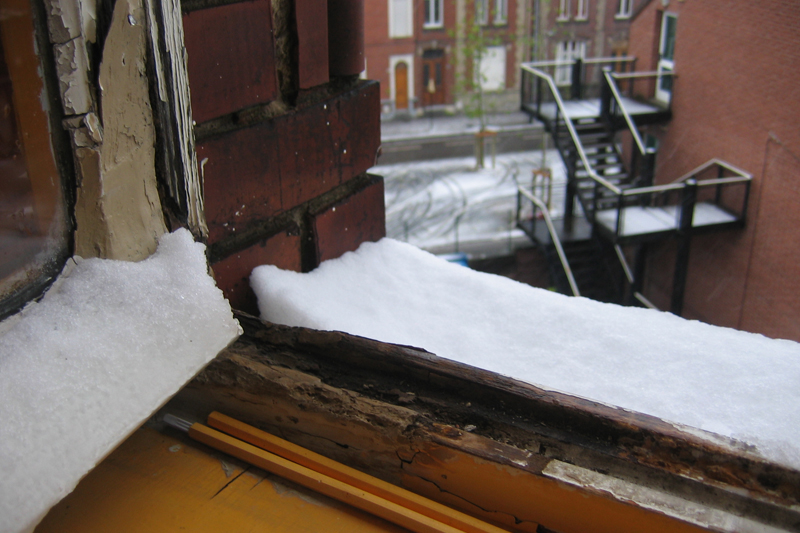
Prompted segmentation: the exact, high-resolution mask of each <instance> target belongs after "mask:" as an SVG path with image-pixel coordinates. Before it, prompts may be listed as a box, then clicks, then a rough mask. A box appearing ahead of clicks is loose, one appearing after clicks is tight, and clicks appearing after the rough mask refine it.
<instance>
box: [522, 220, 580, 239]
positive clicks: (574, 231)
mask: <svg viewBox="0 0 800 533" xmlns="http://www.w3.org/2000/svg"><path fill="white" fill-rule="evenodd" d="M553 226H554V228H555V230H556V236H557V237H558V240H559V241H560V242H562V243H565V244H567V243H573V242H581V241H588V240H590V239H591V238H592V224H591V223H590V222H589V221H588V220H586V218H585V217H583V216H580V217H572V220H571V221H570V220H568V219H565V218H557V219H555V220H553ZM519 227H520V229H522V231H524V232H525V234H526V235H528V237H530V238H531V239H533V240H534V241H535V242H537V243H539V244H541V245H545V246H547V245H550V244H552V242H553V238H552V237H551V236H550V232H549V231H548V230H547V226H545V224H544V223H542V222H540V223H538V224H534V221H533V220H523V221H521V222H520V224H519Z"/></svg>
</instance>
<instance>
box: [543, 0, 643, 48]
mask: <svg viewBox="0 0 800 533" xmlns="http://www.w3.org/2000/svg"><path fill="white" fill-rule="evenodd" d="M642 3H643V0H634V1H633V12H634V13H635V12H636V9H637V8H638V7H639V6H640V5H642ZM545 4H546V5H545ZM577 8H578V0H571V12H570V17H569V19H568V20H558V15H559V2H558V1H557V0H553V1H551V2H548V3H544V2H543V3H542V7H541V8H540V9H541V11H542V17H543V20H542V25H541V26H540V31H541V32H542V34H543V35H542V42H543V53H542V54H541V56H542V57H541V59H542V60H552V59H555V57H556V47H557V46H558V43H559V42H562V41H585V42H586V57H609V56H611V55H612V52H613V51H614V50H615V49H619V48H624V47H625V46H626V45H627V43H628V33H629V30H630V21H631V19H618V18H617V17H616V14H617V12H618V11H619V2H618V0H606V1H605V2H599V1H597V0H589V10H588V11H589V13H588V17H587V19H586V20H576V19H575V14H576V13H577Z"/></svg>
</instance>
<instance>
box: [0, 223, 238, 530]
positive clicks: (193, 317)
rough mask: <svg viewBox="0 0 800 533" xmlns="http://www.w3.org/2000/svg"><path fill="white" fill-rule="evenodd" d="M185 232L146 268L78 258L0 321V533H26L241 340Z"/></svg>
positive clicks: (168, 239) (169, 239) (200, 250)
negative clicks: (21, 307)
mask: <svg viewBox="0 0 800 533" xmlns="http://www.w3.org/2000/svg"><path fill="white" fill-rule="evenodd" d="M239 331H240V330H239V324H238V323H237V322H236V320H235V319H234V318H233V316H232V313H231V308H230V306H229V305H228V302H227V300H225V298H224V297H223V296H222V291H220V290H219V289H218V288H217V287H216V285H215V284H214V280H213V279H212V278H211V277H210V276H209V275H208V266H207V264H206V258H205V246H204V245H202V244H198V243H195V242H194V240H193V239H192V236H191V235H190V234H189V232H188V231H186V230H179V231H177V232H175V233H173V234H169V235H165V236H163V237H162V238H161V241H160V244H159V247H158V250H157V252H156V253H155V254H154V255H153V256H151V257H150V258H148V259H146V260H144V261H141V262H139V263H129V262H123V261H110V260H100V259H88V260H80V259H78V260H77V262H76V263H75V264H74V268H72V270H71V271H70V272H69V273H68V274H62V276H61V277H60V278H59V280H58V281H57V282H56V284H55V285H53V286H52V287H51V288H50V289H49V291H48V292H47V294H46V295H45V296H44V298H43V299H42V300H41V301H40V302H38V303H34V304H31V305H29V306H28V307H27V308H25V310H23V311H22V312H21V313H19V314H17V315H15V316H14V317H12V318H10V319H8V320H6V321H5V322H3V323H1V324H0V420H2V424H0V472H2V478H1V479H0V531H3V532H17V531H31V530H32V529H33V528H34V526H36V524H37V523H38V522H39V521H40V520H41V519H42V517H43V516H44V515H45V513H47V511H48V509H49V508H50V507H51V506H53V505H54V504H56V503H57V502H58V501H59V500H61V499H62V498H63V497H64V496H66V495H67V494H69V492H70V491H71V490H72V489H73V488H74V487H75V485H76V484H77V483H78V481H79V480H80V479H81V478H82V477H83V476H84V475H85V474H86V473H87V472H88V471H89V470H91V469H92V468H93V467H94V466H95V465H96V464H97V463H98V462H99V461H100V460H102V459H103V457H105V456H106V455H107V454H108V453H109V452H111V451H112V450H113V449H114V448H115V447H116V446H117V444H118V443H119V442H121V441H122V440H124V439H125V438H126V437H127V436H128V435H129V434H130V433H131V432H133V431H134V430H135V429H136V428H137V427H139V426H140V425H141V424H142V423H143V422H144V421H145V420H146V419H147V418H149V417H150V415H151V414H152V413H153V412H155V411H156V410H157V409H158V408H159V407H160V406H161V405H163V404H164V403H165V402H166V401H167V400H168V399H169V398H170V397H171V396H172V395H173V394H175V393H176V392H177V391H178V390H179V389H180V388H181V387H182V386H183V385H184V384H185V383H186V382H187V381H189V380H190V379H191V378H192V377H193V376H194V375H195V374H197V372H199V371H200V370H201V369H202V368H203V366H205V365H206V363H208V362H209V361H210V360H211V359H212V358H214V356H216V355H217V353H219V351H220V350H222V349H223V348H225V346H227V345H228V344H229V343H230V342H232V341H233V340H234V339H235V338H236V337H237V336H238V335H239Z"/></svg>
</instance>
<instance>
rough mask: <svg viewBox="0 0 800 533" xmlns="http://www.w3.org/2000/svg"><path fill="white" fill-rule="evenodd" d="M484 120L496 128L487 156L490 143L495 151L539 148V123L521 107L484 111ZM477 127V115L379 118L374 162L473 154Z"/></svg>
mask: <svg viewBox="0 0 800 533" xmlns="http://www.w3.org/2000/svg"><path fill="white" fill-rule="evenodd" d="M486 123H487V127H488V129H491V130H494V131H497V132H498V133H497V136H496V137H495V138H494V139H493V140H492V141H488V140H487V141H486V142H485V146H486V154H487V157H490V156H489V154H491V144H492V143H494V144H495V149H496V153H497V154H504V153H513V152H527V151H530V150H537V149H540V148H541V139H542V132H543V131H544V129H543V126H542V124H541V123H540V122H534V123H530V121H529V119H528V115H526V114H525V113H523V112H521V111H516V112H513V113H498V114H492V115H487V119H486ZM479 129H480V123H479V121H478V119H477V118H468V117H466V116H464V115H456V116H428V117H421V118H415V119H403V118H396V119H394V120H391V121H386V122H382V123H381V141H382V145H381V151H382V155H381V157H380V159H379V161H378V164H379V165H389V164H393V163H406V162H411V161H427V160H432V159H445V158H453V157H467V156H470V155H474V154H475V134H476V133H477V132H478V130H479Z"/></svg>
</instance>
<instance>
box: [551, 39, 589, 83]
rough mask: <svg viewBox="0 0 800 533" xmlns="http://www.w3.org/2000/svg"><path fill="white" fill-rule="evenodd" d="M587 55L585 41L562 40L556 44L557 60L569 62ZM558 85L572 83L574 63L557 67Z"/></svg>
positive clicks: (556, 77) (556, 79)
mask: <svg viewBox="0 0 800 533" xmlns="http://www.w3.org/2000/svg"><path fill="white" fill-rule="evenodd" d="M585 57H586V42H585V41H562V42H560V43H558V45H557V46H556V61H560V62H567V61H570V62H571V61H574V60H576V59H584V58H585ZM555 74H556V75H555V82H556V85H569V84H570V83H572V65H571V64H567V65H561V66H558V67H556V72H555Z"/></svg>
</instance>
